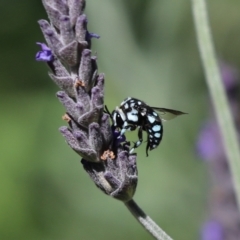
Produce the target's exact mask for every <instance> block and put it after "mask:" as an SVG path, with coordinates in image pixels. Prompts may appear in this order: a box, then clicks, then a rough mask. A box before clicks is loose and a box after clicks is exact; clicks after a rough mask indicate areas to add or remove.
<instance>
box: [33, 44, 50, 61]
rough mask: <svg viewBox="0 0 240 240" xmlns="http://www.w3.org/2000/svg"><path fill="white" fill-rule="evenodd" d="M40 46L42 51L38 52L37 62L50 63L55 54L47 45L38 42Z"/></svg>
mask: <svg viewBox="0 0 240 240" xmlns="http://www.w3.org/2000/svg"><path fill="white" fill-rule="evenodd" d="M37 44H38V45H39V46H41V48H42V50H41V51H39V52H37V54H36V60H37V61H43V62H50V61H52V60H53V54H52V51H51V49H50V48H49V47H48V46H47V45H46V44H45V43H39V42H37Z"/></svg>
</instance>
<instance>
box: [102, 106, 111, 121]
mask: <svg viewBox="0 0 240 240" xmlns="http://www.w3.org/2000/svg"><path fill="white" fill-rule="evenodd" d="M104 107H105V109H104V110H103V112H105V113H107V114H108V115H109V116H110V118H111V120H112V121H113V117H112V114H111V113H110V112H109V110H108V107H107V105H105V106H104Z"/></svg>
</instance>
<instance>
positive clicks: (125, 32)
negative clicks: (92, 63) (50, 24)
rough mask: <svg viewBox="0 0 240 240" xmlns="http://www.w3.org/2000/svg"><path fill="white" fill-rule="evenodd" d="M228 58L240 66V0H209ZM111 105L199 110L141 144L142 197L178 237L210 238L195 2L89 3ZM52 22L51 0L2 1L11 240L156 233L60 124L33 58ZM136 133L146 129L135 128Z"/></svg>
mask: <svg viewBox="0 0 240 240" xmlns="http://www.w3.org/2000/svg"><path fill="white" fill-rule="evenodd" d="M208 4H209V14H210V21H211V26H212V30H213V35H214V41H215V44H216V49H217V52H218V56H219V58H220V59H221V60H223V61H225V62H227V63H230V64H232V65H234V66H239V65H240V53H239V40H240V28H239V25H240V14H239V9H240V2H239V1H238V0H232V1H224V0H218V1H217V2H216V1H213V0H211V1H208ZM86 13H87V15H88V19H89V26H88V28H89V30H90V31H91V32H95V33H98V34H99V35H100V36H101V38H100V39H99V40H95V39H94V40H93V47H92V49H93V52H95V51H96V52H97V55H98V65H99V72H104V73H105V76H106V89H105V93H106V95H105V104H107V105H108V108H109V109H111V110H112V109H113V108H115V106H117V105H119V104H120V102H121V101H122V100H123V99H124V98H125V97H128V96H132V97H136V98H139V99H141V100H144V101H146V102H147V103H148V104H149V105H152V106H159V107H167V108H173V109H178V110H182V111H185V112H188V113H190V114H189V115H187V116H183V117H179V118H178V119H176V120H173V121H170V122H167V123H165V124H164V129H165V131H164V138H163V141H162V143H161V145H160V147H159V148H157V149H156V150H154V151H152V152H150V156H149V157H148V158H146V155H145V145H143V146H142V147H140V148H139V149H138V150H137V153H138V170H139V183H138V188H137V192H136V194H135V197H134V199H135V200H136V202H137V203H138V204H139V205H140V206H141V207H142V208H143V210H144V211H145V212H146V213H147V214H149V215H150V216H151V217H152V218H153V219H154V220H155V221H156V222H157V223H158V224H159V225H160V226H161V227H162V228H163V229H164V230H165V231H166V232H167V233H168V234H169V235H170V236H172V237H173V238H174V239H178V240H192V239H199V228H200V227H201V224H202V222H203V221H204V220H205V218H206V217H207V198H208V197H207V193H208V174H207V168H206V166H205V163H204V162H202V161H201V160H200V158H199V157H198V156H197V154H196V147H195V142H196V139H197V135H198V132H199V128H200V126H201V125H202V124H203V122H204V120H205V119H206V118H207V115H208V111H207V109H208V105H209V96H208V92H207V89H206V84H205V81H204V76H203V71H202V67H201V63H200V59H199V54H198V50H197V44H196V39H195V32H194V26H193V20H192V15H191V2H190V1H166V0H160V1H153V0H131V1H128V0H118V1H112V0H101V1H94V0H87V9H86ZM41 18H46V13H45V12H44V9H43V7H42V4H41V1H40V0H34V1H33V0H21V1H13V0H1V1H0V22H1V24H0V43H1V44H0V48H1V50H0V51H1V53H0V55H1V57H0V68H1V71H0V79H1V80H0V85H1V86H0V98H1V101H0V104H1V118H0V119H1V120H0V121H1V144H0V156H1V161H0V172H1V173H0V190H1V193H0V194H1V196H0V239H1V240H15V239H18V240H21V239H23V240H32V239H34V240H55V239H56V240H69V239H71V240H77V239H86V240H92V239H105V240H106V239H116V240H118V239H119V240H120V239H151V237H150V236H149V235H148V233H146V232H145V230H144V229H142V228H141V227H140V225H139V224H138V223H137V222H136V220H135V219H134V218H133V217H132V216H131V214H130V213H129V212H128V211H127V209H126V208H125V206H124V205H123V204H122V203H121V202H118V201H116V200H114V199H111V198H110V197H107V196H106V195H104V194H103V193H102V192H100V191H99V190H98V189H97V188H96V187H95V186H94V184H93V182H92V181H91V180H90V178H89V177H88V175H87V174H86V172H84V171H83V169H82V166H81V164H80V163H79V161H80V158H79V157H78V155H77V154H75V153H74V152H73V151H71V150H70V148H69V147H68V146H67V144H66V143H65V141H64V139H63V137H62V136H61V135H60V133H59V132H58V128H59V127H60V126H62V125H65V122H63V121H62V120H61V116H62V115H63V114H64V108H63V107H62V106H61V104H60V103H59V102H58V100H57V99H56V97H55V93H56V91H58V89H57V87H56V86H55V85H54V83H53V82H52V81H51V80H50V78H49V77H48V75H47V71H48V69H47V67H46V65H45V64H44V63H39V62H36V61H35V60H34V56H35V53H36V52H37V51H38V49H39V48H38V46H37V45H36V44H35V42H38V41H40V42H43V41H44V40H43V36H42V34H41V31H40V29H39V27H38V25H37V20H38V19H41ZM127 136H129V139H132V140H133V139H136V137H137V135H136V133H131V134H127Z"/></svg>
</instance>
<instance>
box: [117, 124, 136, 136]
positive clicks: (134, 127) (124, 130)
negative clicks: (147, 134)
mask: <svg viewBox="0 0 240 240" xmlns="http://www.w3.org/2000/svg"><path fill="white" fill-rule="evenodd" d="M136 128H137V127H136V126H134V125H128V123H127V121H125V122H124V123H123V127H122V130H121V132H120V136H119V137H118V138H120V137H121V136H122V135H123V134H124V133H125V132H126V131H134V130H135V129H136Z"/></svg>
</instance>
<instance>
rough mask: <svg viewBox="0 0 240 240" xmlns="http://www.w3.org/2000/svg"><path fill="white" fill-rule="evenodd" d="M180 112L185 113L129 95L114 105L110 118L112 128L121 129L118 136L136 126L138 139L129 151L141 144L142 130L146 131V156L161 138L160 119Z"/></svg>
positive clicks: (180, 113)
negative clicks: (156, 105)
mask: <svg viewBox="0 0 240 240" xmlns="http://www.w3.org/2000/svg"><path fill="white" fill-rule="evenodd" d="M156 111H157V112H158V113H157V112H156ZM182 114H185V113H184V112H181V111H177V110H173V109H167V108H158V107H150V106H148V105H147V104H146V103H145V102H143V101H141V100H138V99H136V98H131V97H129V98H126V99H125V100H124V101H123V102H122V103H121V104H120V106H119V107H116V109H115V110H114V111H113V112H112V114H111V118H112V120H113V126H114V128H119V129H121V132H120V137H121V136H122V135H123V134H124V133H125V132H126V131H134V130H135V129H137V128H138V138H139V139H138V141H137V142H135V143H134V146H133V148H132V149H131V150H130V153H132V152H133V151H134V149H135V148H137V147H139V146H140V145H141V144H142V141H143V136H142V135H143V131H146V132H147V135H148V139H147V147H146V154H147V156H148V150H149V149H150V150H152V149H154V148H156V147H157V146H158V145H159V144H160V142H161V140H162V136H163V126H162V121H166V120H170V119H173V118H175V117H177V116H179V115H182Z"/></svg>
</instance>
